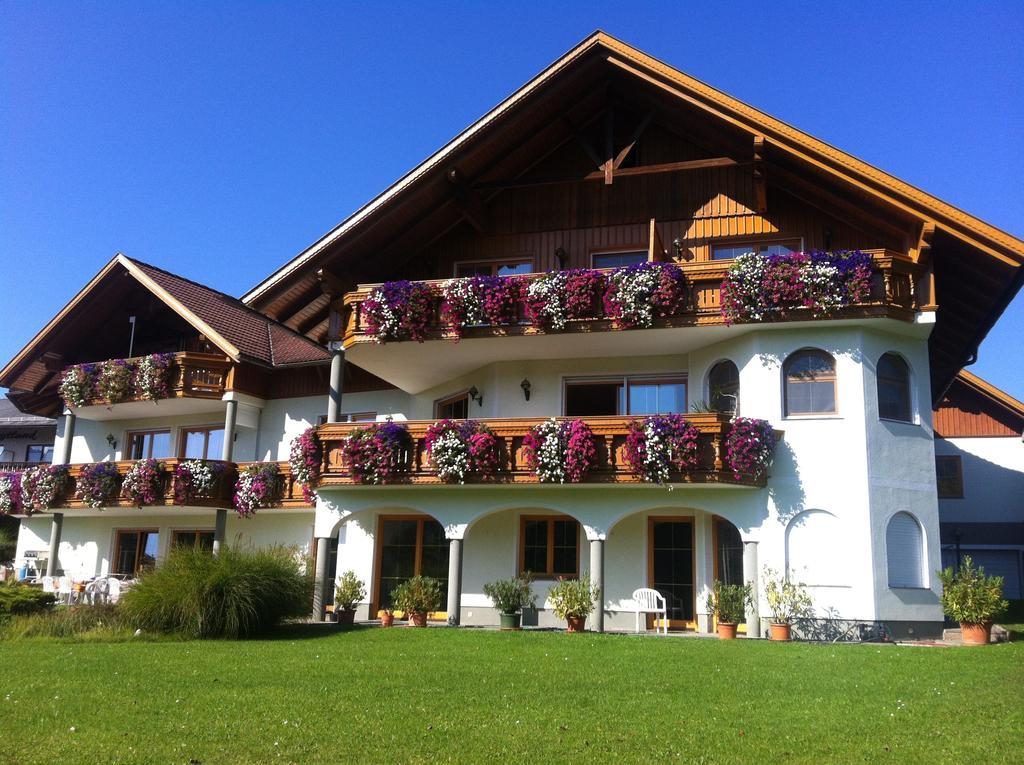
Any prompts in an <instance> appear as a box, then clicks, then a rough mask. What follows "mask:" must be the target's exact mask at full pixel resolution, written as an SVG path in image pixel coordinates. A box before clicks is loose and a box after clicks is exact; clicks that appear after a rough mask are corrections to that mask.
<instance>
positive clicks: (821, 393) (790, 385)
mask: <svg viewBox="0 0 1024 765" xmlns="http://www.w3.org/2000/svg"><path fill="white" fill-rule="evenodd" d="M782 369H783V374H784V376H785V381H786V393H785V397H786V402H785V411H786V415H787V416H790V415H794V414H835V412H836V362H835V359H833V358H832V357H831V356H830V355H828V354H827V353H825V352H824V351H818V350H804V351H797V352H796V353H794V354H792V355H791V356H790V357H789V358H788V359H786V363H785V364H784V365H783V367H782Z"/></svg>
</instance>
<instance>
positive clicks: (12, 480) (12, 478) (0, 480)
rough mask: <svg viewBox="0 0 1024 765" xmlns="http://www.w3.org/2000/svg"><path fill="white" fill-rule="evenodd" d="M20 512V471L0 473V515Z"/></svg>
mask: <svg viewBox="0 0 1024 765" xmlns="http://www.w3.org/2000/svg"><path fill="white" fill-rule="evenodd" d="M20 513H21V473H0V515H19V514H20Z"/></svg>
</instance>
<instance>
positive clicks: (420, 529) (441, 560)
mask: <svg viewBox="0 0 1024 765" xmlns="http://www.w3.org/2000/svg"><path fill="white" fill-rule="evenodd" d="M448 552H449V544H448V540H447V539H446V538H445V535H444V527H443V526H442V525H441V524H440V523H438V522H437V521H435V520H434V519H433V518H424V517H417V516H392V517H387V516H385V517H383V518H381V520H380V525H379V527H378V543H377V571H378V574H377V583H376V587H375V591H376V593H377V597H376V607H377V608H385V607H391V606H392V605H393V600H392V593H394V591H395V588H396V587H398V585H400V584H401V583H402V582H404V581H406V580H407V579H410V578H412V577H414V576H417V575H419V576H429V577H433V578H434V579H440V580H441V584H442V590H443V591H444V592H447V590H448ZM440 609H443V605H442V606H441V607H440ZM440 609H439V610H440Z"/></svg>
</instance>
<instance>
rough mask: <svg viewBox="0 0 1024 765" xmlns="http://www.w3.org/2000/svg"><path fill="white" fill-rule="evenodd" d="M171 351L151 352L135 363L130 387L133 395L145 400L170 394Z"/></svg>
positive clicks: (172, 357) (172, 358) (156, 398)
mask: <svg viewBox="0 0 1024 765" xmlns="http://www.w3.org/2000/svg"><path fill="white" fill-rule="evenodd" d="M173 362H174V354H172V353H152V354H150V355H149V356H143V357H142V358H141V359H139V360H138V361H137V362H136V363H135V370H134V374H133V375H132V388H133V389H134V391H135V395H136V396H138V397H139V398H141V399H144V400H146V401H157V400H159V399H162V398H168V397H170V395H171V385H170V377H171V364H172V363H173Z"/></svg>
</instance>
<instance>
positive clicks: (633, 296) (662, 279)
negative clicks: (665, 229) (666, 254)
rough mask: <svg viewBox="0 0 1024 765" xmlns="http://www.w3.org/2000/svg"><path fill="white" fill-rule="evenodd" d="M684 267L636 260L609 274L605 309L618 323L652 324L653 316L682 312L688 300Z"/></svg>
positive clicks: (632, 324) (642, 325)
mask: <svg viewBox="0 0 1024 765" xmlns="http://www.w3.org/2000/svg"><path fill="white" fill-rule="evenodd" d="M687 295H688V290H687V284H686V276H685V275H684V274H683V270H682V269H681V268H680V267H679V266H677V265H675V264H674V263H638V264H636V265H634V266H627V267H625V268H619V269H616V270H615V271H613V272H612V273H611V274H609V275H608V287H607V289H606V290H605V293H604V310H605V313H606V314H607V315H608V316H609V317H610V318H613V319H615V320H616V321H617V322H618V323H619V325H620V326H622V327H624V328H627V329H631V328H634V327H641V328H646V327H652V326H654V320H655V319H659V318H665V317H668V316H677V315H678V314H680V313H682V311H683V309H685V308H686V304H687V299H688V298H687Z"/></svg>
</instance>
